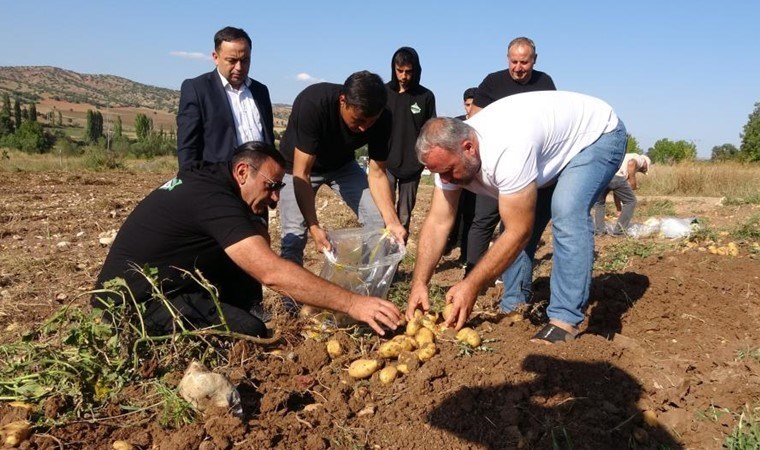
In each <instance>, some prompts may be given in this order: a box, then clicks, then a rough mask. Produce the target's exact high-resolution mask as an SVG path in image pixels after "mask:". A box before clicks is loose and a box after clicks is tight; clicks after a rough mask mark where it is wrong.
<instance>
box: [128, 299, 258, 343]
mask: <svg viewBox="0 0 760 450" xmlns="http://www.w3.org/2000/svg"><path fill="white" fill-rule="evenodd" d="M169 303H171V304H172V306H173V307H174V308H175V310H176V311H177V312H178V314H179V315H180V316H181V317H182V318H183V320H184V324H185V326H187V327H188V328H191V329H200V328H207V327H213V326H218V325H221V324H222V321H221V318H220V317H219V311H217V308H216V305H214V302H213V301H212V300H211V298H210V297H209V295H208V294H207V293H205V292H193V293H188V294H182V295H179V296H176V297H173V298H170V299H169ZM220 306H221V310H222V314H224V319H225V320H226V322H227V326H228V327H229V328H230V331H234V332H236V333H241V334H247V335H251V336H259V337H265V336H266V334H267V328H266V326H265V325H264V322H262V321H261V320H259V319H258V318H257V317H255V316H254V315H252V314H251V313H250V312H248V310H245V309H243V308H240V307H238V306H233V305H230V304H227V303H221V304H220ZM143 319H144V321H145V326H146V328H147V331H148V333H149V334H151V335H164V334H170V333H171V332H172V331H174V317H173V316H172V314H171V312H170V311H169V310H168V308H167V307H166V306H165V305H164V304H163V303H162V302H160V301H156V300H151V304H150V305H149V306H148V308H147V309H146V311H145V315H144V317H143Z"/></svg>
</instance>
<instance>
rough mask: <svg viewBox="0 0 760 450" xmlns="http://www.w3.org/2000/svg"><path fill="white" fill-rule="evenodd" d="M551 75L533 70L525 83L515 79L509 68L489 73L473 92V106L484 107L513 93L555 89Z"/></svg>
mask: <svg viewBox="0 0 760 450" xmlns="http://www.w3.org/2000/svg"><path fill="white" fill-rule="evenodd" d="M556 90H557V88H556V87H555V86H554V81H552V77H550V76H549V75H547V74H545V73H544V72H540V71H538V70H534V71H533V73H532V74H531V76H530V80H529V81H528V82H527V83H525V84H520V83H518V82H517V81H515V80H514V79H513V78H512V76H511V75H510V74H509V70H507V69H504V70H500V71H498V72H494V73H490V74H488V76H486V77H485V78H484V79H483V82H482V83H480V86H478V90H477V92H476V93H475V98H474V99H473V103H474V104H475V106H479V107H481V108H485V107H486V106H488V105H490V104H491V103H493V102H495V101H496V100H501V99H502V98H504V97H508V96H510V95H514V94H522V93H523V92H533V91H556Z"/></svg>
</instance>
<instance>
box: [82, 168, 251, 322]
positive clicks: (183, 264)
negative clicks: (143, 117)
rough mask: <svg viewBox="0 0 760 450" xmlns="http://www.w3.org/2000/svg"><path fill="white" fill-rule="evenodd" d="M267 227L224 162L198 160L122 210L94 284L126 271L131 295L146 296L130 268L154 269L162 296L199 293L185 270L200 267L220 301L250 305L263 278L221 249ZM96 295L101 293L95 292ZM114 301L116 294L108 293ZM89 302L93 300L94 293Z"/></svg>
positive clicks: (140, 278) (146, 290) (142, 279)
mask: <svg viewBox="0 0 760 450" xmlns="http://www.w3.org/2000/svg"><path fill="white" fill-rule="evenodd" d="M264 233H266V228H265V226H264V225H263V223H262V221H261V219H260V218H258V217H257V216H255V215H254V214H253V212H252V211H251V209H250V208H249V207H248V205H246V203H245V202H243V200H242V199H241V198H240V191H239V188H238V186H237V184H236V183H235V181H234V180H233V178H232V176H231V174H230V164H229V163H216V164H209V163H206V164H203V163H196V164H193V165H189V166H186V167H184V168H182V169H181V170H180V171H179V173H178V174H177V176H176V177H175V178H173V179H172V180H169V181H168V182H166V183H165V184H164V185H163V186H161V187H159V188H158V189H156V190H155V191H153V192H151V193H150V194H149V195H148V196H147V197H145V199H143V200H142V201H141V202H140V203H139V204H138V205H137V207H136V208H135V210H134V211H133V212H132V213H131V214H130V215H129V217H127V220H126V221H125V222H124V224H123V225H122V227H121V229H120V230H119V232H118V234H117V235H116V239H115V240H114V242H113V245H112V247H111V250H110V251H109V252H108V256H107V257H106V260H105V263H104V264H103V268H102V270H101V272H100V275H99V276H98V280H97V283H96V288H101V287H102V286H103V283H104V282H105V281H108V280H111V279H113V278H116V277H121V278H124V279H125V280H126V282H127V284H128V286H129V287H130V290H131V291H132V293H133V295H134V296H135V298H136V300H137V301H139V302H143V301H145V300H148V299H149V298H150V297H151V288H150V285H149V284H148V282H147V280H146V279H145V277H144V276H143V275H142V274H140V273H139V272H138V271H137V270H136V268H144V267H146V266H147V267H152V268H156V269H158V274H157V279H158V280H159V281H160V283H161V288H162V290H163V292H164V294H166V296H167V297H170V298H171V297H173V296H174V295H179V294H184V293H189V292H203V288H202V287H201V286H200V285H199V284H198V283H196V282H195V281H193V280H192V279H191V278H190V277H189V276H188V275H186V274H184V275H183V273H182V271H180V270H178V269H177V268H180V269H185V270H187V271H189V272H191V273H193V274H195V269H199V270H200V271H201V273H202V274H203V276H204V277H206V278H207V279H208V280H209V281H210V282H211V283H212V284H213V285H214V286H216V288H217V289H218V290H219V300H220V301H221V302H223V303H228V304H231V305H235V306H239V307H241V308H244V309H246V310H247V309H250V307H251V306H252V305H253V304H254V302H255V301H256V300H260V299H261V284H260V283H259V282H258V281H256V280H255V279H254V278H252V277H250V276H249V275H248V274H246V273H245V272H244V271H243V270H242V269H240V268H239V267H238V266H237V265H236V264H235V263H234V262H233V261H232V260H231V259H230V258H229V257H228V256H227V254H226V253H225V252H224V249H225V248H226V247H228V246H230V245H232V244H235V243H236V242H239V241H241V240H243V239H245V238H247V237H249V236H252V235H262V234H264ZM98 295H100V296H102V295H103V294H98ZM111 298H112V299H113V300H114V301H115V302H117V303H118V302H119V301H120V298H119V297H117V296H115V295H112V296H111ZM93 306H98V304H97V303H96V301H95V300H94V297H93Z"/></svg>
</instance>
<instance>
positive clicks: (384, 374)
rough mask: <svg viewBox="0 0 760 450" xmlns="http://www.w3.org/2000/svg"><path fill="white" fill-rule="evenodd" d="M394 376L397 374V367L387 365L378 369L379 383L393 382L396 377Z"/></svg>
mask: <svg viewBox="0 0 760 450" xmlns="http://www.w3.org/2000/svg"><path fill="white" fill-rule="evenodd" d="M396 376H398V369H396V368H395V367H393V366H388V367H386V368H385V369H383V370H381V371H380V375H379V378H380V382H381V383H383V384H390V383H393V380H395V379H396Z"/></svg>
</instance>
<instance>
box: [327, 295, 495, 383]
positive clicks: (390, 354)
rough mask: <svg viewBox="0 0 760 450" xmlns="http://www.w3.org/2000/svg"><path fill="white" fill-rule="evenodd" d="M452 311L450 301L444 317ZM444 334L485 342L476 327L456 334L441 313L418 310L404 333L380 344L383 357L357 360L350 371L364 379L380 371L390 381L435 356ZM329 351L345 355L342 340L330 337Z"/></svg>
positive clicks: (469, 341) (468, 341)
mask: <svg viewBox="0 0 760 450" xmlns="http://www.w3.org/2000/svg"><path fill="white" fill-rule="evenodd" d="M450 312H451V305H447V307H446V308H445V309H444V311H443V316H444V318H447V317H448V315H449V314H450ZM441 334H451V335H452V336H455V338H456V340H458V341H460V342H464V343H466V344H467V345H469V346H470V347H472V348H476V347H479V346H480V344H481V339H480V336H479V335H478V333H477V332H476V331H475V330H473V329H471V328H463V329H461V330H459V332H458V333H456V335H454V334H453V330H449V329H447V328H446V327H445V326H444V325H443V324H442V323H439V315H438V313H434V312H429V313H427V314H423V313H422V311H417V312H416V313H415V317H414V319H412V320H410V321H409V322H408V323H407V324H406V329H405V332H404V334H399V335H397V336H394V337H393V338H392V339H390V340H389V341H386V342H383V343H382V344H380V346H379V347H378V349H377V354H378V356H379V358H375V359H369V358H362V359H357V360H355V361H353V362H352V363H351V365H350V366H349V367H348V375H349V376H351V377H352V378H354V379H357V380H363V379H367V378H369V377H371V376H372V375H373V374H374V373H375V372H378V371H379V374H378V379H379V380H380V382H381V383H383V384H390V383H392V382H393V381H394V380H395V379H396V378H397V377H398V376H399V374H404V375H406V374H408V373H410V372H412V371H414V370H416V369H417V368H419V366H420V365H421V364H424V363H425V362H427V361H429V360H430V359H432V358H433V356H435V354H436V353H437V352H438V348H437V346H436V339H437V337H439V336H440V335H441ZM327 353H328V354H329V355H330V357H331V358H333V359H334V358H337V357H339V356H341V355H343V349H342V347H341V345H340V342H338V341H337V340H330V341H328V342H327Z"/></svg>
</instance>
